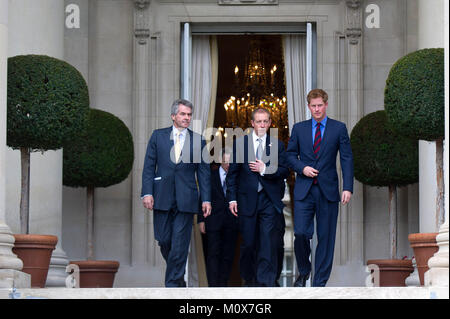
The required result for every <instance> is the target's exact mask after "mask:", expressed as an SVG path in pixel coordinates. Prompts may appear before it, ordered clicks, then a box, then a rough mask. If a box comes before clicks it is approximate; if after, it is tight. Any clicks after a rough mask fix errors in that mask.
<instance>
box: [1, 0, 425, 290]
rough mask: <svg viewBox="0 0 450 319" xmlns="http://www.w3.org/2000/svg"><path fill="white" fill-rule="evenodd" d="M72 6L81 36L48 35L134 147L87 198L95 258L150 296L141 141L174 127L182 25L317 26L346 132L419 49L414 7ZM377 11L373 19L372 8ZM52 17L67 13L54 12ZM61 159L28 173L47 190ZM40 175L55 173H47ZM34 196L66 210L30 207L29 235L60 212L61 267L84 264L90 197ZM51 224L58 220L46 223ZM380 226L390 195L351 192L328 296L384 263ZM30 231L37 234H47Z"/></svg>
mask: <svg viewBox="0 0 450 319" xmlns="http://www.w3.org/2000/svg"><path fill="white" fill-rule="evenodd" d="M34 1H35V0H34ZM20 2H21V4H20V6H27V4H25V2H27V1H25V0H23V1H20ZM69 4H75V5H77V7H78V8H79V14H80V16H79V17H80V20H79V21H80V24H79V28H77V27H75V28H68V27H67V24H66V26H65V27H64V26H61V27H62V28H63V31H64V34H63V35H62V34H59V35H54V36H55V37H57V38H58V40H55V41H61V45H63V51H61V52H63V53H60V54H63V58H64V59H65V60H66V61H68V62H69V63H71V64H72V65H74V66H75V67H76V68H77V69H78V70H80V72H81V73H82V74H83V76H84V77H85V79H86V81H87V83H88V86H89V93H90V100H91V107H92V108H98V109H102V110H106V111H108V112H111V113H113V114H115V115H116V116H118V117H119V118H121V119H122V120H123V121H124V123H125V124H126V125H127V126H128V127H129V128H130V130H131V132H132V133H133V138H134V146H135V162H134V167H133V171H132V173H131V174H130V176H129V177H128V178H127V179H126V180H125V181H124V182H122V183H120V184H118V185H115V186H111V187H108V188H104V189H102V188H99V189H96V192H95V199H96V206H95V221H94V225H95V226H94V227H95V256H96V259H114V260H118V261H119V262H120V263H121V266H120V269H119V272H118V274H117V276H116V286H117V287H133V286H134V287H149V286H150V287H158V286H162V285H163V282H164V280H163V277H164V275H163V274H164V266H165V265H164V261H163V259H162V257H161V255H160V252H159V247H158V245H157V243H156V242H155V241H154V238H153V229H152V228H153V225H152V215H151V214H149V213H148V212H146V210H145V209H144V208H143V207H142V204H141V201H140V197H139V194H140V185H141V172H142V167H143V160H144V154H145V149H146V145H147V141H148V138H149V137H150V134H151V132H152V131H153V130H154V129H157V128H160V127H165V126H168V125H170V124H171V121H170V116H169V115H170V110H169V109H170V104H171V102H172V101H173V100H174V99H175V98H178V97H179V95H180V82H181V72H182V69H181V62H180V61H181V49H180V45H181V24H182V23H186V22H188V23H191V24H192V25H196V24H211V25H214V28H215V29H217V28H219V29H220V26H221V25H227V24H228V25H229V24H233V25H235V26H236V27H237V28H239V26H242V27H243V29H245V28H244V27H245V25H247V24H249V23H250V24H251V23H258V24H261V23H263V24H268V23H270V24H273V25H280V26H281V25H292V24H294V25H295V24H297V25H304V24H305V23H306V22H312V23H314V25H315V30H316V48H315V51H314V52H315V61H316V82H317V87H321V88H324V89H325V90H326V91H327V92H328V93H329V96H330V99H329V104H330V107H329V109H328V111H329V116H330V117H332V118H335V119H338V120H340V121H343V122H345V123H346V124H347V126H348V128H349V131H350V130H351V129H352V127H353V126H354V125H355V124H356V122H357V121H358V120H359V119H360V118H361V117H362V116H364V115H366V114H368V113H371V112H374V111H376V110H380V109H383V92H384V84H385V80H386V78H387V75H388V72H389V69H390V67H391V66H392V64H393V63H394V62H395V61H396V60H397V59H398V58H400V57H401V56H403V55H405V54H407V53H409V52H411V51H414V50H417V49H418V27H417V25H418V19H419V14H418V7H419V6H418V0H408V1H406V0H396V1H387V0H374V1H359V0H353V1H345V0H276V1H272V0H261V1H238V0H230V1H229V0H183V1H182V0H159V1H158V0H96V1H88V0H65V6H66V7H67V6H68V5H69ZM369 5H371V7H369ZM374 5H375V11H373V9H372V11H371V10H369V9H371V8H374ZM15 6H16V5H15ZM20 6H19V5H17V8H20ZM13 7H14V6H13ZM58 8H59V9H60V10H63V9H64V8H62V5H59V6H58ZM376 8H378V9H379V11H378V13H379V25H378V27H373V25H374V24H370V23H368V22H367V19H370V18H371V17H373V16H371V15H372V14H373V13H374V12H375V13H376V11H377V10H376ZM49 12H50V11H49ZM47 14H48V15H50V16H54V15H61V13H60V12H58V13H47ZM69 14H70V13H66V17H67V16H68V15H69ZM9 15H10V25H14V28H18V29H20V30H24V31H26V30H25V29H27V28H28V29H29V28H30V27H32V26H31V25H28V24H27V21H29V20H24V19H20V21H21V23H24V25H20V24H19V22H18V21H19V20H18V19H19V18H18V17H17V16H15V15H14V11H12V10H10V14H9ZM44 16H46V14H45V13H43V14H42V16H40V17H38V20H39V19H42V18H43V17H44ZM60 18H61V19H62V17H60ZM375 18H376V17H375ZM11 20H13V21H11ZM369 22H370V21H369ZM29 23H31V22H29ZM42 32H44V31H42ZM10 34H11V33H10ZM43 34H44V33H43ZM45 34H46V33H45ZM16 42H17V43H16ZM10 43H11V45H10V50H9V55H12V54H13V53H15V52H16V51H17V52H18V51H19V50H14V49H13V48H14V47H15V45H23V46H26V44H24V43H23V42H20V41H19V39H14V40H11V35H10ZM20 43H22V44H20ZM53 43H55V42H53ZM11 47H12V48H11ZM9 152H10V151H8V152H7V154H9ZM11 152H12V151H11ZM61 152H62V151H58V152H55V153H57V154H55V155H49V156H50V158H52V156H55V157H56V159H52V161H53V162H52V163H53V164H48V163H43V162H45V161H47V160H46V159H44V160H43V162H39V164H33V163H35V162H33V159H32V167H33V165H35V167H36V169H37V170H40V171H41V174H45V176H51V178H50V184H51V187H54V186H55V185H57V184H59V179H60V173H59V172H58V173H53V172H52V171H54V168H55V167H56V168H57V170H58V171H60V169H61V159H60V153H61ZM58 153H59V154H58ZM14 156H15V155H11V156H10V157H11V158H9V155H8V159H7V162H6V165H7V166H8V170H9V172H8V174H9V175H7V181H8V182H7V184H8V185H7V186H6V197H7V198H8V201H7V203H6V222H7V224H8V225H9V226H10V227H11V229H12V231H13V232H14V231H18V213H17V212H18V207H19V205H18V200H19V199H18V196H19V195H18V193H17V185H20V170H18V168H17V167H18V166H17V163H16V162H18V160H17V159H15V158H13V157H14ZM58 158H59V159H58ZM37 161H38V160H36V162H37ZM46 165H50V166H46ZM10 167H13V169H11V170H10V169H9V168H10ZM45 167H50V170H51V171H46V170H43V168H45ZM16 168H17V170H16ZM41 168H42V169H41ZM36 174H37V173H36ZM55 174H56V175H55ZM33 178H34V179H42V180H44V181H45V180H47V181H48V178H43V177H42V178H36V177H33V175H32V180H33ZM32 187H33V186H32ZM43 187H44V186H43ZM45 187H47V186H45ZM61 193H62V195H61ZM19 194H20V192H19ZM32 196H33V195H32ZM35 198H39V199H40V200H39V201H38V202H41V203H56V205H58V201H62V204H61V206H62V208H60V207H56V208H51V209H49V208H48V207H46V206H45V205H44V206H42V207H37V206H38V205H40V204H34V208H33V197H32V203H31V205H32V213H33V214H34V216H36V217H35V225H41V224H42V225H45V224H46V223H47V221H46V220H47V219H45V218H47V217H46V216H49V211H51V210H56V211H58V210H60V211H61V212H62V213H61V214H62V228H61V230H60V231H61V242H62V249H63V251H64V252H65V254H67V256H68V258H69V259H72V260H77V259H84V258H85V257H86V248H85V247H86V226H85V225H86V213H85V211H86V190H85V189H73V188H68V187H62V190H57V192H56V193H55V192H52V193H51V194H44V193H42V194H40V195H36V197H35ZM418 198H419V196H418V185H411V186H408V187H405V188H400V189H399V198H398V208H399V212H398V214H399V231H398V236H399V238H398V245H399V246H398V252H399V253H398V254H399V257H403V256H408V257H411V256H412V250H411V249H410V247H409V243H408V240H407V235H408V234H409V233H414V232H418V231H419V202H418ZM35 202H36V200H35ZM56 215H57V214H56ZM50 216H53V215H51V214H50ZM0 217H1V215H0ZM55 218H56V219H57V218H59V217H53V218H51V220H52V221H54V220H55ZM0 221H1V218H0ZM388 223H389V218H388V190H387V188H374V187H366V186H363V185H362V184H360V183H358V182H355V193H354V196H353V198H352V202H351V203H350V205H348V206H346V207H342V209H341V211H340V217H339V222H338V233H337V240H336V250H335V259H334V267H333V272H332V275H331V278H330V281H329V286H364V285H365V280H366V276H367V273H366V272H365V261H366V260H368V259H375V258H388V256H389V244H388V238H389V236H388V231H389V229H388ZM39 227H41V228H39ZM55 228H58V226H55ZM35 229H36V231H38V232H39V231H41V232H42V231H47V229H48V228H45V226H36V228H35Z"/></svg>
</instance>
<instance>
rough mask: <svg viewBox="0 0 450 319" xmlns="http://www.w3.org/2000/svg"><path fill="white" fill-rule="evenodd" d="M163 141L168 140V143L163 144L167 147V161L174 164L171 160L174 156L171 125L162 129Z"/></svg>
mask: <svg viewBox="0 0 450 319" xmlns="http://www.w3.org/2000/svg"><path fill="white" fill-rule="evenodd" d="M163 137H164V138H163V141H168V142H169V143H168V144H165V145H167V146H168V147H169V149H168V153H169V162H170V165H173V166H175V163H174V162H173V160H172V158H173V159H174V158H175V154H174V147H173V146H174V139H173V135H172V126H170V127H168V128H166V129H165V130H164V131H163Z"/></svg>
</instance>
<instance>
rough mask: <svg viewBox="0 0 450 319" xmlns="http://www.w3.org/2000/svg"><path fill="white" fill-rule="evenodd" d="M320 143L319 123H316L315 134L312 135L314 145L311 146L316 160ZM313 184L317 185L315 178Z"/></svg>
mask: <svg viewBox="0 0 450 319" xmlns="http://www.w3.org/2000/svg"><path fill="white" fill-rule="evenodd" d="M321 142H322V133H321V131H320V122H318V123H317V126H316V133H315V134H314V145H313V150H314V155H315V156H316V158H318V157H319V151H320V143H321ZM313 183H314V184H317V178H316V177H314V179H313Z"/></svg>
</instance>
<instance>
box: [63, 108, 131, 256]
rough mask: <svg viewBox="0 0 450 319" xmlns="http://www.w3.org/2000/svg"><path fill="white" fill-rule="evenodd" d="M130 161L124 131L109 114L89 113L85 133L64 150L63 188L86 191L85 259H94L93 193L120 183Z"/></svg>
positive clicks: (127, 141) (120, 124)
mask: <svg viewBox="0 0 450 319" xmlns="http://www.w3.org/2000/svg"><path fill="white" fill-rule="evenodd" d="M133 161H134V147H133V138H132V135H131V133H130V130H129V129H128V127H127V126H126V125H125V124H124V123H123V122H122V121H121V120H120V119H119V118H118V117H116V116H114V115H113V114H111V113H108V112H105V111H101V110H96V109H90V112H89V116H88V126H87V129H86V130H85V131H84V132H82V133H81V134H80V135H79V136H78V137H77V138H75V139H74V140H72V141H71V142H70V143H69V144H67V145H66V146H65V147H64V151H63V184H64V185H66V186H71V187H87V229H88V231H87V259H88V260H91V259H93V258H94V244H93V237H94V233H93V223H94V190H95V188H96V187H108V186H111V185H114V184H117V183H120V182H122V181H123V180H124V179H125V178H127V176H128V175H129V173H130V171H131V169H132V167H133Z"/></svg>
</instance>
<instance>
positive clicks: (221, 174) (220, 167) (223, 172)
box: [219, 166, 227, 176]
mask: <svg viewBox="0 0 450 319" xmlns="http://www.w3.org/2000/svg"><path fill="white" fill-rule="evenodd" d="M219 172H220V176H224V175H227V172H225V170H224V169H223V167H222V166H219Z"/></svg>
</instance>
